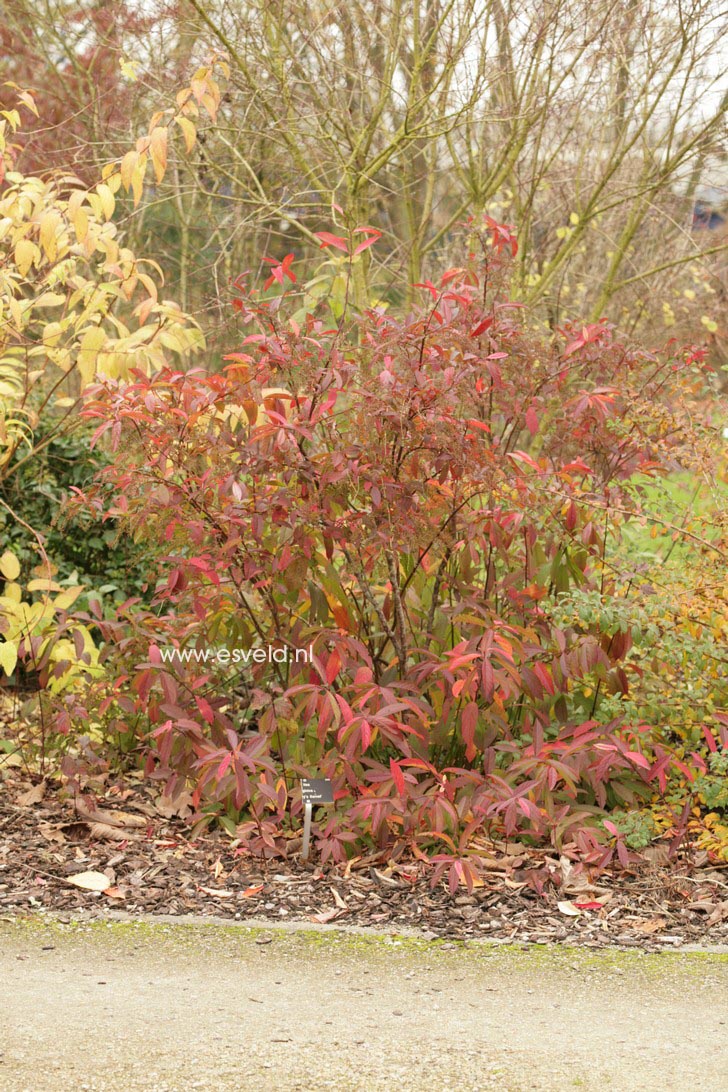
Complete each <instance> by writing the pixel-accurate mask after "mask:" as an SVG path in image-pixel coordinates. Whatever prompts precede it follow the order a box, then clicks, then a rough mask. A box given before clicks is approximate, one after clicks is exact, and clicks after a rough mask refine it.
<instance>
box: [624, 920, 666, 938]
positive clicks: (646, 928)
mask: <svg viewBox="0 0 728 1092" xmlns="http://www.w3.org/2000/svg"><path fill="white" fill-rule="evenodd" d="M666 925H667V921H666V920H665V918H659V917H654V918H648V919H647V921H638V922H637V924H636V925H633V926H632V927H631V928H632V929H633V930H634V932H636V933H644V934H645V935H647V936H649V934H650V933H659V932H660V931H661V930H662V929H664V928H665V926H666Z"/></svg>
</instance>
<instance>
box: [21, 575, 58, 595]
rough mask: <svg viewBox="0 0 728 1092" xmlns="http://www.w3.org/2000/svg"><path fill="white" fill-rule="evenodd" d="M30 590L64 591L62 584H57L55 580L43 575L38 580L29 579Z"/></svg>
mask: <svg viewBox="0 0 728 1092" xmlns="http://www.w3.org/2000/svg"><path fill="white" fill-rule="evenodd" d="M27 587H28V591H53V592H56V591H58V592H59V591H63V589H62V587H61V585H60V584H56V582H55V580H49V579H48V578H47V577H45V576H44V577H42V578H41V579H38V580H29V581H28V584H27Z"/></svg>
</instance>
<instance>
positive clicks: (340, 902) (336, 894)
mask: <svg viewBox="0 0 728 1092" xmlns="http://www.w3.org/2000/svg"><path fill="white" fill-rule="evenodd" d="M330 891H331V894H332V895H333V896H334V902H335V903H336V905H337V906H338V908H339V910H348V909H349V907H348V906H347V905H346V903H345V902H344V900H343V899H342V897H341V895H340V894H339V892H338V891H337V890H336V888H335V887H332V888H330Z"/></svg>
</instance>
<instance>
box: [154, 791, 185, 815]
mask: <svg viewBox="0 0 728 1092" xmlns="http://www.w3.org/2000/svg"><path fill="white" fill-rule="evenodd" d="M155 807H156V809H157V812H158V814H159V815H161V816H163V818H165V819H174V818H175V816H178V817H179V818H180V819H186V818H187V816H188V815H190V814H191V812H192V807H193V805H192V793H189V792H181V793H180V794H179V795H178V796H175V797H174V798H172V797H171V796H167V795H166V793H162V795H161V796H159V797H158V798H157V801H156V804H155Z"/></svg>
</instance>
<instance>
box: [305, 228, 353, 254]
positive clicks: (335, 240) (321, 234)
mask: <svg viewBox="0 0 728 1092" xmlns="http://www.w3.org/2000/svg"><path fill="white" fill-rule="evenodd" d="M314 234H315V235H316V238H317V239H320V240H321V249H322V250H323V249H324V247H327V246H333V247H336V249H337V250H343V251H344V253H345V254H348V253H349V247H348V244H347V242H346V239H342V238H341V236H340V235H332V234H331V232H330V231H317V232H315V233H314Z"/></svg>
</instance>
